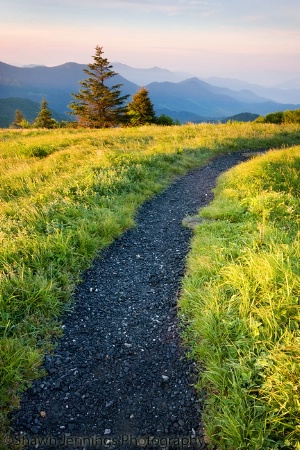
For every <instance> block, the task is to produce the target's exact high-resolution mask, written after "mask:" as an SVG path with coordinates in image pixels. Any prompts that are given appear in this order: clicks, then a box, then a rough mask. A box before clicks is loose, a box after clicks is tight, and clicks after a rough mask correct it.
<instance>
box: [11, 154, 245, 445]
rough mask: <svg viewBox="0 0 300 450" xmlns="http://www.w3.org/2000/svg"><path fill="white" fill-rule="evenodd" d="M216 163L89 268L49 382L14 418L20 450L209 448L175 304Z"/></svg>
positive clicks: (168, 195)
mask: <svg viewBox="0 0 300 450" xmlns="http://www.w3.org/2000/svg"><path fill="white" fill-rule="evenodd" d="M244 159H245V156H244V155H243V154H242V153H240V154H229V155H225V156H221V157H218V158H216V159H214V160H212V161H211V162H210V163H209V164H208V165H206V166H205V167H203V168H199V169H195V170H193V171H191V172H190V173H188V174H187V175H186V176H184V177H182V178H180V179H179V180H177V181H176V182H174V183H173V184H172V185H171V186H170V187H169V188H168V189H167V190H165V191H164V192H163V193H162V194H160V195H158V196H156V197H155V198H154V199H152V200H151V201H149V202H147V203H146V204H144V205H143V206H142V207H141V208H140V210H139V212H138V215H137V219H136V223H137V226H136V227H135V228H134V229H132V230H129V231H127V232H126V233H124V234H123V236H121V237H120V238H119V239H118V240H116V241H115V242H114V243H113V244H112V245H111V246H109V247H108V248H107V249H106V250H105V251H104V252H103V253H102V256H101V258H98V259H96V260H95V261H94V263H93V266H92V267H91V268H90V269H89V270H88V271H87V272H86V273H85V274H84V277H83V281H82V282H81V283H80V285H79V286H78V287H77V290H76V293H75V296H74V302H73V304H72V310H71V311H69V312H68V313H67V314H65V315H64V317H63V324H64V325H63V327H64V334H63V336H62V338H61V339H60V340H59V342H58V346H57V348H56V349H55V352H54V354H51V355H47V356H46V357H45V362H44V367H45V369H46V371H47V375H46V376H45V377H44V378H42V379H39V380H37V381H35V382H34V383H33V385H32V387H31V388H30V389H29V390H28V391H27V392H26V393H24V395H23V397H22V399H21V408H20V410H18V411H17V412H16V413H15V414H14V415H13V417H12V424H13V429H14V436H17V437H16V438H15V439H16V442H18V441H20V442H23V444H25V448H26V449H30V450H32V449H35V448H38V449H42V450H48V449H56V448H60V449H65V450H66V449H73V450H83V449H89V448H94V449H104V448H105V449H106V448H110V449H116V450H117V449H125V450H126V449H127V450H133V449H138V448H146V449H150V448H157V449H169V450H172V449H176V450H177V449H181V448H186V449H193V448H195V449H196V448H197V449H205V448H206V444H205V442H204V438H203V431H202V428H201V408H202V405H201V399H200V398H199V396H198V394H197V393H196V392H195V390H194V388H193V384H194V382H195V378H196V374H197V370H196V368H195V366H194V363H193V362H192V361H191V360H188V359H187V358H186V357H185V352H184V349H183V348H182V345H181V341H180V336H179V331H178V322H177V311H176V304H177V298H178V295H179V290H180V283H181V279H182V277H183V275H184V268H185V258H186V255H187V253H188V250H189V241H190V239H191V235H192V233H191V231H190V230H189V229H187V228H184V227H183V226H182V220H183V218H184V217H185V216H187V215H193V214H195V213H197V211H198V210H199V208H201V207H203V206H205V205H206V204H207V203H209V202H210V201H211V199H212V193H211V189H212V188H213V187H214V185H215V182H216V178H217V177H218V176H219V175H220V173H221V172H223V171H225V170H227V169H229V168H230V167H232V166H233V165H235V164H237V163H238V162H240V161H243V160H244Z"/></svg>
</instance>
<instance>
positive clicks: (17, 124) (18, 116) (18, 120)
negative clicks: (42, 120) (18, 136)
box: [10, 109, 25, 128]
mask: <svg viewBox="0 0 300 450" xmlns="http://www.w3.org/2000/svg"><path fill="white" fill-rule="evenodd" d="M24 122H25V117H24V116H23V114H22V112H21V111H20V110H19V109H16V113H15V118H14V120H13V122H12V123H11V125H10V128H23V127H22V123H24Z"/></svg>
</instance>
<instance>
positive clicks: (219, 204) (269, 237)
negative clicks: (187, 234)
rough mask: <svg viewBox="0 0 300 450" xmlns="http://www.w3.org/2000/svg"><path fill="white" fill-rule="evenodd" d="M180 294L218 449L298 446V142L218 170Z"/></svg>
mask: <svg viewBox="0 0 300 450" xmlns="http://www.w3.org/2000/svg"><path fill="white" fill-rule="evenodd" d="M200 216H202V218H203V219H204V220H203V222H202V223H201V224H200V225H199V226H198V227H197V230H196V232H195V236H194V238H193V242H192V251H191V253H190V255H189V259H188V269H187V274H186V278H185V280H184V286H183V294H182V297H181V300H180V314H181V316H182V318H183V321H184V322H185V324H186V327H187V328H186V329H185V333H184V335H185V339H186V340H187V343H188V346H189V348H190V349H191V350H190V351H191V354H192V355H193V357H194V358H195V359H196V360H197V361H198V362H199V365H202V366H203V367H204V369H205V370H204V372H203V373H201V374H200V375H199V383H198V388H199V391H200V392H201V389H202V388H203V387H204V388H205V389H206V392H207V395H206V405H205V413H204V417H205V430H206V433H207V435H208V437H209V440H210V442H212V443H214V444H217V445H218V448H220V449H228V450H231V449H232V450H233V449H235V450H236V449H248V450H254V449H255V450H260V449H300V385H299V381H300V329H299V324H300V303H299V296H300V262H299V260H300V259H299V258H300V146H295V147H293V148H291V149H286V150H281V151H270V152H268V153H267V154H265V155H263V156H260V157H257V158H254V159H252V160H251V161H249V162H246V163H243V164H240V165H239V166H236V167H235V168H233V169H231V170H230V171H229V172H227V173H226V174H224V175H222V176H221V177H220V179H219V182H218V185H217V188H216V189H215V199H214V201H213V202H212V203H211V204H210V205H209V206H208V207H205V208H203V209H202V210H201V211H200Z"/></svg>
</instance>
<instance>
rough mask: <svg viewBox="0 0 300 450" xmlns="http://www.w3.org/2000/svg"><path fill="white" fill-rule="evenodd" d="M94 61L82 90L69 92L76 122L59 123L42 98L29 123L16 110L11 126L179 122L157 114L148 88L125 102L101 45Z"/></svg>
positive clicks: (175, 123)
mask: <svg viewBox="0 0 300 450" xmlns="http://www.w3.org/2000/svg"><path fill="white" fill-rule="evenodd" d="M93 59H94V62H93V63H91V64H88V68H87V69H83V71H84V72H85V73H86V75H88V77H87V78H86V79H85V80H83V81H80V82H79V84H80V85H81V89H80V90H79V92H78V93H76V94H72V97H73V98H74V100H73V101H72V102H71V103H70V105H69V108H70V109H71V112H69V114H71V115H73V116H74V117H75V119H76V122H75V123H74V122H70V123H66V122H64V123H58V122H57V121H56V120H55V119H53V118H52V116H51V111H50V110H49V108H48V104H47V101H46V100H45V99H43V100H42V103H41V109H40V112H39V114H38V116H37V118H36V119H35V120H34V122H33V123H32V124H30V123H29V122H27V121H26V119H25V118H24V117H23V114H22V112H21V111H19V110H17V111H16V114H15V119H14V121H13V122H12V124H11V127H12V128H32V127H34V128H57V127H59V126H76V125H77V126H80V127H88V128H110V127H118V126H133V127H135V126H140V125H150V124H158V125H179V122H178V121H174V120H173V119H172V118H171V117H169V116H166V115H165V114H162V115H161V116H159V117H156V114H155V111H154V107H153V104H152V103H151V100H150V98H149V93H148V90H147V89H146V88H145V87H142V88H140V89H139V90H138V92H137V93H136V94H134V95H133V96H132V100H131V101H130V102H128V103H127V104H126V103H125V102H126V101H127V99H128V97H129V95H122V92H121V87H122V84H116V85H113V86H111V87H109V86H108V85H107V81H108V80H109V79H111V78H112V77H114V76H115V75H117V73H116V72H114V71H113V66H112V65H111V64H110V62H109V61H108V60H107V58H104V56H103V49H102V47H99V46H97V47H96V53H95V55H94V56H93Z"/></svg>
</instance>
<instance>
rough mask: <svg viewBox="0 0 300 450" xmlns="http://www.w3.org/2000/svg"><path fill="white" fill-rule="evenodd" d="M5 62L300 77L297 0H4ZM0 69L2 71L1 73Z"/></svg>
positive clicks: (0, 38)
mask: <svg viewBox="0 0 300 450" xmlns="http://www.w3.org/2000/svg"><path fill="white" fill-rule="evenodd" d="M0 11H1V26H0V61H2V62H5V63H7V64H11V65H16V66H23V65H29V64H40V65H46V66H56V65H60V64H64V63H66V62H71V61H72V62H78V63H83V64H88V63H91V62H93V59H92V58H93V55H94V54H95V47H96V46H97V45H99V46H100V47H103V51H104V57H106V58H107V59H108V60H109V61H110V62H112V63H113V62H121V63H123V64H128V65H130V66H133V67H137V68H150V67H154V66H158V67H161V68H164V69H169V70H172V71H181V72H187V73H189V74H191V75H194V76H198V77H199V78H207V77H209V76H218V77H225V78H226V77H229V78H239V79H242V80H245V81H250V82H256V83H260V84H265V85H271V84H276V83H278V82H281V81H287V80H292V79H296V78H300V0H210V1H201V0H200V1H199V0H51V1H50V0H0ZM0 76H1V74H0Z"/></svg>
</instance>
